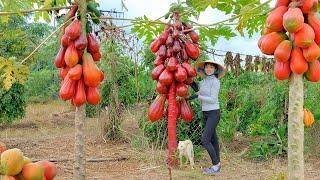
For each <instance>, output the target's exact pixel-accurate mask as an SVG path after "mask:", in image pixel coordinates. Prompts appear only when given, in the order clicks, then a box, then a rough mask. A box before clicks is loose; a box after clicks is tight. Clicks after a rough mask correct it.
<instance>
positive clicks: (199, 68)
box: [195, 60, 225, 77]
mask: <svg viewBox="0 0 320 180" xmlns="http://www.w3.org/2000/svg"><path fill="white" fill-rule="evenodd" d="M206 63H211V64H215V65H216V67H218V70H216V72H215V73H216V75H219V74H220V73H222V72H224V71H225V68H224V67H223V66H222V65H221V64H219V63H217V62H215V60H205V61H202V62H199V63H198V64H196V66H195V68H196V70H197V72H198V74H199V75H200V76H204V75H205V71H204V65H205V64H206ZM223 76H224V74H223V75H222V76H221V77H223Z"/></svg>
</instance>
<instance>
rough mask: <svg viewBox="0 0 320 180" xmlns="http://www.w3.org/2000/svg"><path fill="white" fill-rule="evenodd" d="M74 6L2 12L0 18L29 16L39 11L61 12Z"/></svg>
mask: <svg viewBox="0 0 320 180" xmlns="http://www.w3.org/2000/svg"><path fill="white" fill-rule="evenodd" d="M73 6H75V5H72V6H62V7H51V8H40V9H29V10H21V11H15V12H0V16H8V15H14V14H28V13H32V12H37V11H53V10H60V9H71V8H72V7H73Z"/></svg>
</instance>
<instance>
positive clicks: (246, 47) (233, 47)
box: [100, 0, 275, 55]
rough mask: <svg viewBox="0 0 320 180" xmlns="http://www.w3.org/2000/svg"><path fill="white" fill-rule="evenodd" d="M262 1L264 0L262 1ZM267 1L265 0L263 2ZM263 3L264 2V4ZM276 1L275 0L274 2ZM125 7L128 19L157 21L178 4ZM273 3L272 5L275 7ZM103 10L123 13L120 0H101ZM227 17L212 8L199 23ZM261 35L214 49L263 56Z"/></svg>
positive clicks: (140, 0) (149, 0)
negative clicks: (144, 17) (259, 43)
mask: <svg viewBox="0 0 320 180" xmlns="http://www.w3.org/2000/svg"><path fill="white" fill-rule="evenodd" d="M261 1H262V0H261ZM263 1H265V0H263ZM263 1H262V2H263ZM274 1H275V0H274ZM124 2H125V5H126V7H127V8H128V12H125V17H126V18H134V17H141V16H143V15H146V16H147V17H148V18H150V19H157V18H159V17H161V16H163V15H164V14H165V13H166V12H167V11H168V9H169V7H170V4H171V3H173V2H176V1H175V0H161V1H160V0H125V1H124ZM273 4H274V2H272V4H271V5H273ZM100 5H101V9H103V10H111V9H112V10H116V11H123V10H122V9H121V1H120V0H113V1H110V0H100ZM226 18H227V16H226V15H225V14H224V13H222V12H220V11H218V10H214V9H211V8H208V9H207V10H206V11H205V12H203V13H202V14H201V16H200V18H199V20H198V22H199V23H213V22H217V21H220V20H223V19H226ZM259 36H260V35H259V34H257V35H255V36H254V37H252V38H249V37H240V36H237V37H235V38H232V39H231V40H229V41H227V40H225V39H223V38H220V39H219V41H218V43H217V44H216V45H215V47H214V48H216V49H220V50H230V51H233V52H240V53H244V54H251V55H262V54H261V52H260V50H259V48H258V47H257V42H258V39H259Z"/></svg>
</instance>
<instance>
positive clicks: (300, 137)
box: [288, 73, 304, 180]
mask: <svg viewBox="0 0 320 180" xmlns="http://www.w3.org/2000/svg"><path fill="white" fill-rule="evenodd" d="M288 113H289V114H288V177H289V180H302V179H304V159H303V147H304V146H303V143H304V125H303V77H302V75H296V74H294V73H293V74H292V75H291V77H290V82H289V111H288Z"/></svg>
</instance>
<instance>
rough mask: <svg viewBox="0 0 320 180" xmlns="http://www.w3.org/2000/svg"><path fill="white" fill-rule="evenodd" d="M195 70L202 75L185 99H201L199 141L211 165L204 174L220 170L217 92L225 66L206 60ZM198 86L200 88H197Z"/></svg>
mask: <svg viewBox="0 0 320 180" xmlns="http://www.w3.org/2000/svg"><path fill="white" fill-rule="evenodd" d="M196 68H197V71H198V73H199V74H200V75H202V76H203V78H204V79H203V80H202V81H201V82H200V86H198V85H197V84H196V83H195V82H194V83H193V84H191V87H192V88H193V89H194V90H195V91H196V92H197V93H196V95H193V96H190V97H188V98H187V100H191V99H195V98H198V99H199V100H200V101H201V106H202V112H203V117H204V124H205V127H204V131H203V134H202V138H201V143H202V145H203V146H204V148H205V149H206V150H207V151H208V153H209V155H210V158H211V160H212V166H211V167H209V168H207V169H205V170H204V171H203V173H204V174H206V175H212V174H216V173H219V172H220V169H221V165H220V149H219V142H218V136H217V131H216V127H217V126H218V123H219V120H220V106H219V99H218V94H219V90H220V79H221V78H222V77H223V76H224V75H225V72H226V70H225V68H224V67H223V66H221V65H219V64H218V63H216V62H214V61H213V60H207V61H204V62H201V63H199V64H197V66H196ZM199 87H200V88H199Z"/></svg>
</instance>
